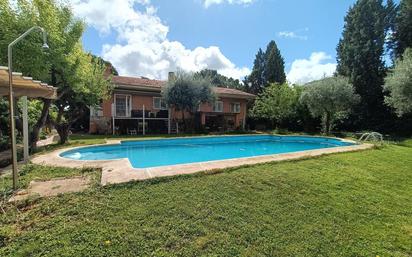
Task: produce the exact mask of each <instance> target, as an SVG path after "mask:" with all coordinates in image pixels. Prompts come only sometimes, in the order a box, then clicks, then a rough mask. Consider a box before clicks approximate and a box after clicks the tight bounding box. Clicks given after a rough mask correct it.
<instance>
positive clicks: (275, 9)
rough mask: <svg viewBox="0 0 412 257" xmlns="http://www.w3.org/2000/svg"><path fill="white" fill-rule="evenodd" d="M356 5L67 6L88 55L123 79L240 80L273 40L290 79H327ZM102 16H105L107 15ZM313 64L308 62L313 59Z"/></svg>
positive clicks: (126, 1)
mask: <svg viewBox="0 0 412 257" xmlns="http://www.w3.org/2000/svg"><path fill="white" fill-rule="evenodd" d="M353 3H354V0H338V1H335V0H288V1H281V0H176V1H167V0H112V1H105V0H72V4H73V6H74V11H75V13H76V14H77V15H78V16H79V17H80V18H82V19H84V20H85V21H86V22H87V23H88V28H87V30H86V32H85V34H84V37H83V43H84V47H85V49H86V50H89V51H91V52H93V53H94V54H98V55H101V56H103V57H104V58H106V59H108V60H109V61H111V62H112V63H113V64H114V65H115V66H116V67H117V68H118V69H119V71H120V73H121V74H122V75H131V76H148V77H152V78H158V79H164V78H165V76H166V74H167V72H168V71H172V70H176V69H183V70H198V69H201V68H212V69H217V70H218V71H219V72H220V73H223V74H224V75H228V76H232V77H235V78H241V77H243V76H244V75H247V74H248V72H250V70H251V68H252V66H253V60H254V57H255V54H256V52H257V50H258V48H259V47H261V48H263V49H264V48H265V47H266V45H267V43H268V42H269V41H270V40H272V39H273V40H275V41H276V43H277V44H278V47H279V48H280V50H281V53H282V55H283V56H284V58H285V63H286V72H287V73H288V79H289V80H291V81H292V82H298V83H304V82H307V81H310V80H313V79H317V78H319V77H322V76H325V75H326V76H327V75H330V74H331V73H333V71H334V68H335V63H336V60H335V58H336V50H335V48H336V45H337V43H338V40H339V38H340V36H341V32H342V29H343V19H344V16H345V14H346V12H347V10H348V8H349V7H350V6H351V5H352V4H353ZM108 10H111V11H110V12H108ZM311 56H312V58H311Z"/></svg>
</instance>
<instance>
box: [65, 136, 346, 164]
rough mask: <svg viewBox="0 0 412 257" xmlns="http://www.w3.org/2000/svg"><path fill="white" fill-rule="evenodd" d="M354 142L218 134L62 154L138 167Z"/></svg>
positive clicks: (283, 151)
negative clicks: (124, 163) (126, 159)
mask: <svg viewBox="0 0 412 257" xmlns="http://www.w3.org/2000/svg"><path fill="white" fill-rule="evenodd" d="M346 145H352V144H351V143H348V142H344V141H341V140H339V139H335V138H323V137H302V136H272V135H257V136H216V137H192V138H175V139H160V140H141V141H124V142H122V143H121V144H118V145H101V146H90V147H82V148H77V149H72V150H69V151H66V152H63V153H61V154H60V156H61V157H65V158H70V159H74V160H114V159H121V158H128V159H129V161H130V163H131V164H132V166H133V167H134V168H148V167H157V166H165V165H174V164H183V163H194V162H205V161H214V160H224V159H233V158H242V157H252V156H261V155H270V154H277V153H290V152H298V151H305V150H312V149H320V148H330V147H337V146H346Z"/></svg>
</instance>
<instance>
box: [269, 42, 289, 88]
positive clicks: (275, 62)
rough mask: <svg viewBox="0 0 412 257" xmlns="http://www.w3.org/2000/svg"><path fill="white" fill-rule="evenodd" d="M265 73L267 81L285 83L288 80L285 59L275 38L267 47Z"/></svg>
mask: <svg viewBox="0 0 412 257" xmlns="http://www.w3.org/2000/svg"><path fill="white" fill-rule="evenodd" d="M264 74H265V80H266V83H276V84H283V83H285V81H286V75H285V61H284V60H283V57H282V55H281V54H280V51H279V49H278V46H277V45H276V42H275V41H274V40H272V41H270V42H269V44H268V46H267V48H266V52H265V72H264Z"/></svg>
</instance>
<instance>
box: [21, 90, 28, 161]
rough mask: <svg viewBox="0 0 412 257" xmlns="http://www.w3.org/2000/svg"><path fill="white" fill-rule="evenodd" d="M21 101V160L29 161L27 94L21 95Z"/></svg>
mask: <svg viewBox="0 0 412 257" xmlns="http://www.w3.org/2000/svg"><path fill="white" fill-rule="evenodd" d="M21 100H22V102H23V160H24V162H25V163H27V162H28V161H29V118H28V110H27V109H28V108H27V96H22V98H21Z"/></svg>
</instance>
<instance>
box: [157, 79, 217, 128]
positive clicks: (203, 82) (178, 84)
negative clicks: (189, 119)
mask: <svg viewBox="0 0 412 257" xmlns="http://www.w3.org/2000/svg"><path fill="white" fill-rule="evenodd" d="M212 87H213V86H212V83H211V82H210V80H209V79H208V78H200V77H198V76H195V75H194V74H191V73H185V72H182V71H181V72H178V73H177V74H176V77H175V78H174V79H173V80H169V81H168V83H167V86H166V87H165V89H164V90H163V91H162V95H163V98H164V99H165V101H166V103H167V104H168V105H169V106H170V107H173V108H175V109H176V110H177V111H181V113H182V120H183V124H184V125H185V129H187V126H186V120H185V112H188V113H190V114H193V113H194V112H195V111H196V110H197V109H198V107H199V105H200V104H202V103H213V102H214V100H215V94H214V92H213V89H212ZM192 116H193V115H192Z"/></svg>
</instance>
